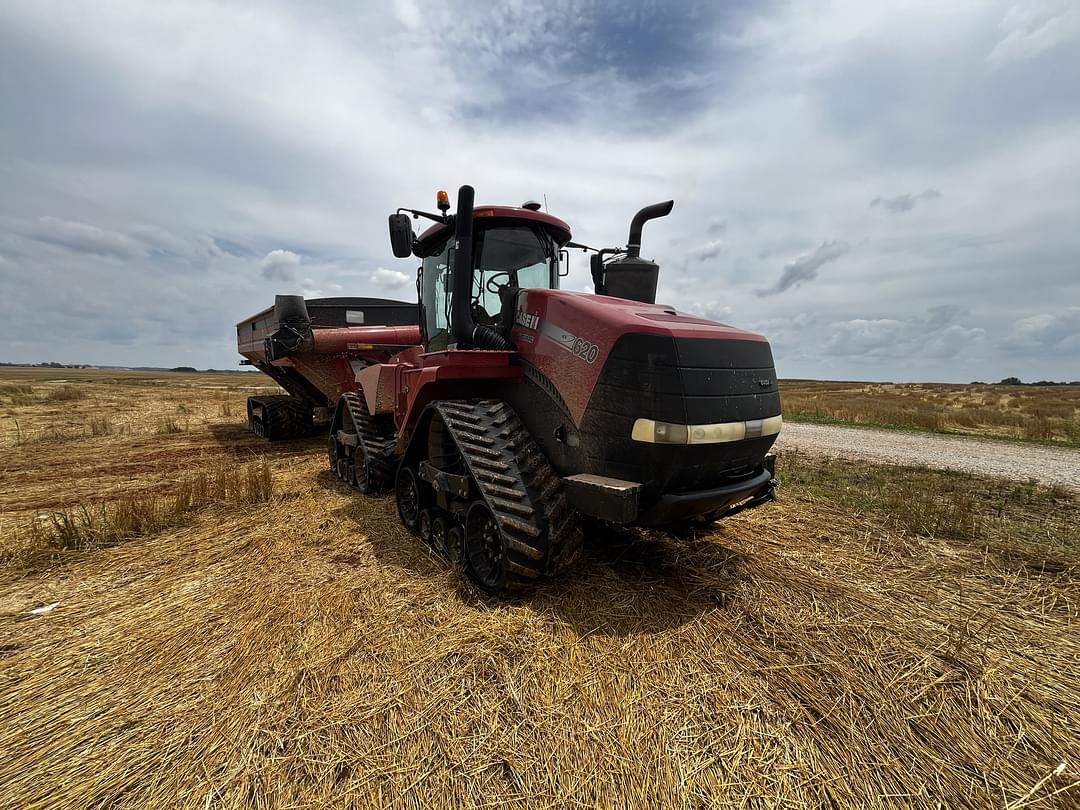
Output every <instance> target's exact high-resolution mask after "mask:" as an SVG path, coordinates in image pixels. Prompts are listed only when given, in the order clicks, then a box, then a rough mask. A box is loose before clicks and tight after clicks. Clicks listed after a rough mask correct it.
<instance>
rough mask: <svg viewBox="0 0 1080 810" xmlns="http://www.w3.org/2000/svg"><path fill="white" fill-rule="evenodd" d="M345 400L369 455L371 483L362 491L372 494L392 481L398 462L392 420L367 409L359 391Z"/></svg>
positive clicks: (345, 395)
mask: <svg viewBox="0 0 1080 810" xmlns="http://www.w3.org/2000/svg"><path fill="white" fill-rule="evenodd" d="M342 399H343V400H344V401H345V407H346V408H348V410H349V417H350V419H351V420H352V423H353V427H354V428H355V429H356V432H357V435H358V436H359V438H360V444H361V445H362V447H363V450H364V453H365V454H366V456H367V458H368V483H367V486H366V487H363V488H362V489H361V491H362V492H365V493H369V494H372V493H376V492H384V491H385V490H386V489H387V488H388V487H389V486H390V485H391V484H392V483H393V480H394V476H393V471H394V468H395V466H396V464H397V456H396V453H395V452H394V447H395V443H396V434H395V432H394V423H393V420H392V419H391V418H390V417H388V416H383V417H373V416H372V415H371V414H370V413H369V412H368V407H367V401H366V400H365V399H364V397H363V396H361V395H360V394H356V393H348V394H344V395H343V396H342ZM359 449H360V448H357V450H359ZM354 463H355V461H354Z"/></svg>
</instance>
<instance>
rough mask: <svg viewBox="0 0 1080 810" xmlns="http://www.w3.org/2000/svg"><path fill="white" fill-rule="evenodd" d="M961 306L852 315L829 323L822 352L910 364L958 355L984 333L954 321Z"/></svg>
mask: <svg viewBox="0 0 1080 810" xmlns="http://www.w3.org/2000/svg"><path fill="white" fill-rule="evenodd" d="M964 312H965V311H964V309H963V308H961V307H959V306H956V305H952V304H945V305H940V306H935V307H931V308H930V310H928V312H927V314H926V315H925V316H919V317H914V318H911V319H910V320H899V319H896V318H854V319H852V320H848V321H837V322H834V323H832V324H830V332H831V334H830V335H829V337H828V339H827V340H826V342H825V347H824V349H825V353H826V354H829V355H832V356H834V357H863V358H899V359H904V360H906V361H908V362H910V363H911V364H913V365H917V364H919V363H925V362H926V359H927V358H934V359H947V358H953V357H956V356H958V355H960V354H961V353H962V352H964V351H965V350H967V349H968V348H969V347H970V346H971V345H972V344H973V343H976V342H977V341H980V340H981V339H982V338H983V337H984V336H985V334H986V332H985V330H984V329H982V328H981V327H977V326H976V327H971V326H965V325H963V324H959V323H954V321H955V320H956V319H957V318H959V317H960V316H961V315H963V314H964Z"/></svg>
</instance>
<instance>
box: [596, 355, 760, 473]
mask: <svg viewBox="0 0 1080 810" xmlns="http://www.w3.org/2000/svg"><path fill="white" fill-rule="evenodd" d="M779 413H780V392H779V388H778V387H777V383H776V371H775V369H774V368H773V361H772V351H771V349H770V348H769V344H768V343H766V342H764V341H752V340H721V339H708V338H673V337H665V336H659V335H640V334H630V335H623V336H622V337H621V338H620V339H619V340H618V342H617V343H616V344H615V347H614V349H613V350H612V352H611V354H610V355H609V356H608V359H607V362H606V363H605V365H604V370H603V372H602V373H601V375H600V379H599V380H598V382H597V385H596V388H595V389H594V391H593V395H592V398H591V399H590V401H589V405H588V408H587V409H586V411H585V416H584V418H583V420H582V431H581V433H582V448H583V450H584V456H585V461H586V463H587V464H588V466H589V467H590V469H589V472H594V473H597V474H600V475H609V476H612V477H615V478H624V479H627V480H632V481H640V482H642V483H645V484H646V485H647V486H646V489H647V491H651V492H653V493H654V494H660V493H664V492H690V491H694V490H698V489H708V488H711V487H717V486H722V485H724V484H726V483H731V482H732V481H733V480H738V479H739V478H741V477H748V476H750V475H753V473H754V471H755V470H756V469H757V468H758V467H759V466H760V464H761V461H762V459H763V458H764V456H765V454H766V452H768V450H769V448H770V447H771V446H772V443H773V441H774V438H775V437H773V436H767V437H764V438H760V439H748V440H745V441H741V442H730V443H723V444H710V445H691V446H685V445H682V446H678V445H657V444H648V443H644V442H636V441H633V440H632V439H631V438H630V434H631V431H632V429H633V425H634V421H635V420H636V419H639V418H645V419H655V420H658V421H663V422H673V423H675V424H683V425H686V424H711V423H715V422H736V421H745V420H749V419H762V418H766V417H769V416H776V415H777V414H779Z"/></svg>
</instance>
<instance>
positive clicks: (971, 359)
mask: <svg viewBox="0 0 1080 810" xmlns="http://www.w3.org/2000/svg"><path fill="white" fill-rule="evenodd" d="M889 5H891V6H894V7H893V8H886V7H885V4H878V3H864V2H856V1H855V0H841V1H840V2H828V3H826V2H824V1H823V0H822V2H816V1H811V0H806V1H805V2H780V1H779V0H776V1H775V2H767V3H761V2H756V1H755V0H739V1H738V2H735V3H725V4H714V3H700V4H697V3H688V4H680V5H679V6H677V7H673V6H669V5H668V4H663V3H651V2H633V3H620V2H594V3H576V2H575V3H570V2H552V3H544V4H517V3H513V4H510V3H508V4H501V3H487V4H471V3H454V2H447V3H437V4H424V5H423V6H421V5H420V4H419V3H417V2H408V1H406V0H399V2H396V3H391V4H389V5H386V6H381V5H377V4H356V3H341V2H328V3H325V4H321V5H314V6H312V5H307V4H305V5H303V6H301V5H297V4H290V3H273V2H260V3H258V4H252V5H250V6H248V5H246V4H244V3H243V2H232V3H224V2H205V1H203V0H190V2H185V3H182V4H161V3H145V2H133V0H129V1H128V2H121V1H119V0H100V2H96V3H93V4H91V3H80V2H49V1H48V0H36V1H35V2H20V1H19V0H14V2H6V3H3V4H0V105H2V107H0V109H3V110H4V113H3V119H2V120H3V125H2V126H0V278H2V280H3V295H2V296H0V317H3V319H4V322H5V326H6V329H5V336H6V338H7V339H6V341H5V344H4V346H3V348H2V349H0V359H3V360H10V361H29V362H40V361H43V360H56V361H61V362H90V363H102V364H131V365H143V364H150V365H170V366H171V365H195V366H200V367H206V366H214V367H219V368H220V367H230V366H233V365H234V364H235V363H236V360H237V358H236V355H235V342H234V336H233V331H232V330H233V324H234V323H235V322H236V321H237V320H239V319H240V318H242V317H244V316H246V315H248V314H251V313H253V312H255V311H257V310H259V309H262V308H263V307H265V306H267V305H268V304H269V303H271V301H272V297H273V295H274V293H275V292H291V293H303V294H306V295H385V296H390V297H397V298H404V299H411V298H412V297H413V296H414V295H415V288H414V281H415V272H416V262H415V261H413V260H398V259H394V258H392V254H391V253H390V247H389V242H388V239H387V235H386V215H387V214H388V213H390V212H392V211H393V210H394V209H395V208H397V207H398V206H413V207H421V206H427V207H431V206H433V205H434V192H435V190H436V189H439V188H447V189H449V190H450V191H451V192H453V191H454V189H456V187H457V186H458V185H460V184H462V183H466V182H467V183H471V184H473V185H474V186H475V187H476V189H477V194H478V197H479V200H480V201H481V202H483V201H498V202H510V203H519V202H521V201H523V200H526V199H543V197H544V195H546V197H547V202H548V205H549V210H551V211H552V213H555V214H557V215H559V216H562V217H563V218H565V219H566V220H568V221H569V222H570V223H571V225H572V226H573V228H574V235H575V238H577V239H579V240H581V241H584V242H587V243H591V244H602V245H611V244H616V243H619V242H622V241H625V238H626V231H627V226H628V224H629V220H630V217H631V216H632V215H633V213H634V211H635V210H636V209H637V208H639V207H640V206H642V205H645V204H647V203H652V202H656V201H659V200H665V199H670V198H674V199H675V209H674V211H673V212H672V214H671V216H669V217H667V218H666V219H663V220H659V221H656V222H651V223H649V224H648V225H647V226H646V228H645V234H644V244H643V254H644V255H646V256H649V257H651V258H654V259H656V260H657V261H658V262H660V264H661V279H660V291H659V296H660V300H662V301H664V303H667V304H671V305H674V306H677V307H680V308H682V309H685V310H688V311H693V312H698V313H702V314H707V315H710V316H712V317H719V318H722V319H723V320H724V321H726V322H729V323H733V324H735V325H737V326H742V327H746V328H750V329H755V330H758V331H761V332H763V333H764V334H766V335H768V336H769V338H770V339H771V340H772V342H773V345H774V349H775V354H776V357H777V364H778V369H779V372H780V373H781V374H782V375H785V376H799V377H810V376H817V377H833V378H855V379H878V380H888V379H895V380H912V379H915V380H920V379H939V380H959V381H967V380H971V379H997V378H1001V377H1004V376H1007V375H1017V376H1020V377H1022V378H1024V379H1039V378H1048V377H1049V378H1057V379H1062V378H1070V379H1080V229H1078V228H1077V227H1076V223H1077V222H1078V221H1080V192H1078V189H1080V150H1078V149H1077V148H1076V144H1077V143H1080V82H1077V81H1076V80H1075V77H1076V76H1077V75H1080V11H1078V7H1077V6H1076V4H1075V3H1074V2H1072V0H1060V2H1024V3H1015V4H1014V3H1009V2H993V1H992V0H978V1H977V0H964V1H963V2H960V1H959V0H958V1H957V2H941V1H940V0H935V1H934V2H930V1H929V0H926V1H925V2H913V3H905V4H889ZM676 8H677V9H678V10H677V11H676V10H675V9H676ZM565 281H566V286H567V287H569V288H571V289H578V290H585V289H590V288H591V285H590V283H589V279H588V263H587V261H584V260H583V258H582V257H581V254H575V255H574V257H573V270H572V273H571V276H570V278H568V279H566V280H565Z"/></svg>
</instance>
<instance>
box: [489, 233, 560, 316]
mask: <svg viewBox="0 0 1080 810" xmlns="http://www.w3.org/2000/svg"><path fill="white" fill-rule="evenodd" d="M473 255H474V256H475V257H476V258H475V261H474V262H473V301H474V306H479V307H480V308H481V310H482V312H481V313H480V314H481V315H484V314H487V315H489V316H490V317H491V318H493V319H494V318H498V315H499V311H500V310H501V309H502V300H501V299H500V298H499V288H501V287H506V286H510V287H518V288H524V287H543V288H545V289H554V288H555V287H556V286H558V278H559V273H558V264H557V263H558V250H557V248H556V246H555V242H554V240H553V239H552V238H551V237H550V236H548V235H547V234H546V233H545V232H544V231H542V230H541V229H539V228H528V227H514V228H489V229H486V230H479V231H478V233H477V239H476V246H475V248H474V254H473Z"/></svg>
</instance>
